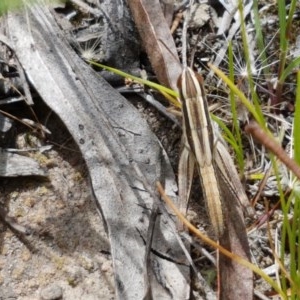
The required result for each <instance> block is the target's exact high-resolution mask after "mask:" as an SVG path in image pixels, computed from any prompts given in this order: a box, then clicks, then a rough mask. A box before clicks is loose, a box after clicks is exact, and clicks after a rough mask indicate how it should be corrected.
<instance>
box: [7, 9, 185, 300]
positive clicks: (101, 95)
mask: <svg viewBox="0 0 300 300" xmlns="http://www.w3.org/2000/svg"><path fill="white" fill-rule="evenodd" d="M28 21H29V22H28ZM8 27H9V33H10V38H11V42H12V43H13V47H14V50H15V52H16V55H17V57H18V59H19V61H20V63H21V65H22V66H23V68H24V70H25V73H26V75H27V77H28V78H29V79H30V81H31V83H32V85H33V86H34V87H35V88H36V90H37V91H38V93H39V94H40V96H41V97H42V98H43V100H44V101H45V102H46V103H47V105H48V106H49V107H50V108H51V109H52V110H53V111H54V112H55V113H56V114H57V115H58V116H59V117H60V118H61V120H62V121H63V122H64V124H65V125H66V126H67V128H68V130H69V131H70V133H71V134H72V136H73V138H74V140H75V141H76V143H77V144H78V146H79V147H80V150H81V152H82V155H83V157H84V158H85V161H86V164H87V167H88V169H89V173H90V177H91V185H92V188H93V192H94V195H95V198H96V202H97V204H98V207H99V210H100V211H101V213H102V215H103V218H104V219H105V221H106V224H107V230H108V233H109V237H110V242H111V254H112V258H113V265H114V272H115V284H116V287H115V288H116V294H117V298H118V299H130V300H135V299H136V300H140V299H146V298H145V297H146V296H147V295H148V294H147V293H148V292H149V286H148V278H147V277H146V276H144V275H145V270H146V267H145V266H146V265H147V263H148V262H146V261H145V260H146V259H145V249H146V245H145V240H144V239H146V237H147V230H148V224H149V215H150V213H151V208H152V205H153V201H154V199H153V197H151V195H150V193H149V192H148V191H147V190H146V189H145V187H144V185H143V183H142V181H141V178H140V176H137V172H136V168H139V170H140V171H141V173H142V174H143V175H144V177H145V178H146V180H147V182H148V183H149V185H150V186H154V182H155V181H156V180H158V179H159V178H160V177H162V178H164V180H165V182H166V183H168V186H167V187H166V189H168V192H169V194H171V196H174V195H175V193H174V191H175V189H176V184H175V180H174V175H173V173H172V171H170V165H169V163H168V162H166V161H165V160H164V159H163V155H162V150H161V147H160V145H159V143H158V141H157V139H156V137H155V136H154V135H153V134H152V133H151V131H150V130H149V128H148V126H147V124H146V122H145V121H144V120H143V119H142V118H141V117H140V116H139V114H138V112H137V111H136V110H135V109H134V107H133V106H132V105H130V104H129V103H128V102H127V101H126V99H124V98H123V97H121V96H120V94H119V93H117V92H116V91H115V90H114V89H112V88H111V87H110V86H109V85H108V84H107V83H106V82H105V81H104V80H103V79H102V78H100V77H99V76H98V75H97V74H96V73H95V72H94V71H92V70H91V68H89V67H88V66H87V65H86V64H85V63H84V62H83V61H82V60H81V59H79V58H78V56H77V55H76V54H75V52H74V51H73V50H72V49H71V48H70V47H69V46H68V45H67V44H66V43H65V40H64V39H63V34H62V33H61V32H60V29H59V28H58V27H57V24H56V23H55V21H54V18H53V15H52V14H51V13H50V11H49V9H48V8H46V7H42V6H32V7H31V8H27V9H26V11H24V13H22V12H19V13H15V14H13V15H12V14H11V15H9V16H8ZM162 164H164V165H165V166H166V168H164V169H162V168H161V166H162ZM154 194H155V193H154ZM172 194H173V195H172ZM159 219H160V220H159V222H158V223H156V227H155V232H154V240H155V244H153V245H152V248H153V249H154V250H156V251H155V252H154V251H152V252H151V253H150V258H149V261H150V263H149V265H150V267H151V270H150V271H151V273H152V276H150V280H149V281H150V285H151V291H152V297H153V299H187V298H188V296H189V267H188V266H186V265H183V264H181V265H179V264H176V263H175V262H176V261H180V262H182V261H183V262H184V261H185V257H184V255H183V253H182V251H181V250H180V249H179V247H178V244H177V242H176V239H175V237H174V233H173V232H172V231H171V230H170V226H169V225H168V221H167V220H166V218H165V217H164V216H163V215H162V216H160V217H159ZM100 250H101V249H99V251H100ZM157 253H161V254H164V255H166V256H168V257H170V258H171V259H172V260H167V259H165V258H164V257H163V255H161V256H158V255H157Z"/></svg>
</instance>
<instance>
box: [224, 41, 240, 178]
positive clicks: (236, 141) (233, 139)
mask: <svg viewBox="0 0 300 300" xmlns="http://www.w3.org/2000/svg"><path fill="white" fill-rule="evenodd" d="M228 62H229V78H230V80H231V81H232V82H234V62H233V49H232V43H231V42H229V45H228ZM229 99H230V108H231V113H232V123H233V132H234V136H233V135H232V136H230V135H229V133H228V131H229V130H228V131H227V139H226V140H227V142H229V143H230V144H231V146H232V147H233V149H234V152H235V154H236V159H237V164H238V167H239V171H240V174H241V176H243V174H244V151H243V144H242V137H241V129H240V126H239V120H238V114H237V109H236V97H235V95H234V93H233V91H232V90H230V94H229ZM224 126H225V127H226V125H225V124H224ZM226 128H227V127H226ZM223 130H224V129H223ZM229 132H230V131H229ZM230 133H231V132H230Z"/></svg>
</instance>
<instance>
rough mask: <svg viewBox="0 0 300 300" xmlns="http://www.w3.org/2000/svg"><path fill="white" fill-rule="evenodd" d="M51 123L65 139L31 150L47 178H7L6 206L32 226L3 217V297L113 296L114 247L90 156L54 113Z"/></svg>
mask: <svg viewBox="0 0 300 300" xmlns="http://www.w3.org/2000/svg"><path fill="white" fill-rule="evenodd" d="M48 124H49V129H50V130H51V131H52V132H53V134H52V137H51V139H53V140H55V143H56V144H57V145H60V146H53V148H52V150H50V151H46V152H44V153H38V152H36V153H33V154H30V155H31V156H33V157H34V158H36V159H37V160H38V161H39V162H40V164H41V165H42V166H43V167H44V168H45V169H46V170H47V172H48V177H47V178H46V179H41V178H34V177H28V178H12V179H2V180H1V186H0V188H1V198H0V201H1V205H4V206H5V207H6V209H7V211H8V215H9V216H11V217H14V218H15V221H16V222H17V223H18V224H20V225H23V226H25V227H26V228H27V229H29V231H30V232H31V233H30V234H29V235H27V236H26V235H19V234H15V233H13V232H12V231H11V230H10V229H9V228H8V227H7V226H5V225H4V224H3V223H0V249H1V250H0V253H1V254H0V299H5V300H7V299H30V300H32V299H61V298H63V299H114V282H113V272H112V264H111V258H110V246H109V242H108V238H107V235H106V232H105V228H104V224H103V221H102V218H101V216H100V215H99V214H98V212H97V209H96V205H95V203H94V201H93V196H92V194H91V190H90V187H89V183H88V178H87V172H86V169H85V163H84V161H83V160H82V158H81V155H80V153H79V151H78V150H77V147H76V145H75V144H74V143H73V141H72V139H71V136H70V134H69V133H68V132H67V131H66V130H65V129H64V126H63V124H62V123H61V122H60V121H59V120H58V119H57V118H56V117H55V116H54V115H51V116H50V118H49V120H48ZM25 135H26V134H25V133H20V134H19V136H18V137H17V140H19V141H20V140H24V138H25ZM28 138H29V139H32V140H33V139H34V136H33V134H32V133H28V132H27V136H26V139H28ZM35 141H36V140H35ZM43 143H47V144H49V142H43ZM20 144H21V143H20ZM50 144H51V142H50ZM24 146H26V143H25V145H24V144H23V147H24ZM31 146H32V145H31Z"/></svg>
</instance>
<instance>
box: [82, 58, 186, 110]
mask: <svg viewBox="0 0 300 300" xmlns="http://www.w3.org/2000/svg"><path fill="white" fill-rule="evenodd" d="M88 63H90V64H91V65H94V66H96V67H99V68H102V69H105V70H107V71H110V72H112V73H115V74H117V75H119V76H122V77H124V78H130V79H132V80H134V81H136V82H138V83H140V84H143V85H147V86H149V87H151V88H153V89H155V90H157V91H159V92H161V93H162V94H168V95H169V96H171V98H168V100H169V101H171V102H172V104H173V105H174V106H176V107H180V106H181V105H180V104H179V101H178V100H177V99H178V98H179V94H178V93H177V92H176V91H174V90H172V89H169V88H167V87H165V86H163V85H160V84H158V83H155V82H152V81H149V80H146V79H142V78H139V77H136V76H133V75H130V74H128V73H126V72H123V71H121V70H118V69H115V68H112V67H108V66H106V65H102V64H100V63H97V62H94V61H88Z"/></svg>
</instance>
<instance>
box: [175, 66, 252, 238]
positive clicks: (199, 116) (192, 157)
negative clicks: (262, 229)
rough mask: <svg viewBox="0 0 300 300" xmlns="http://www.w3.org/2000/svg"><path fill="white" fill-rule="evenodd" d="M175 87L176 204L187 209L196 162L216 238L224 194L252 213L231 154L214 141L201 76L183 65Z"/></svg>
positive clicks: (222, 222) (221, 226)
mask: <svg viewBox="0 0 300 300" xmlns="http://www.w3.org/2000/svg"><path fill="white" fill-rule="evenodd" d="M178 87H179V90H180V93H181V101H182V112H183V137H182V142H183V147H182V150H181V156H180V160H179V171H178V187H179V203H180V209H181V211H182V212H183V213H185V211H186V207H187V200H188V198H189V195H190V190H191V185H192V179H193V174H194V168H195V165H197V169H198V173H199V177H200V183H201V187H202V190H203V197H204V199H205V202H206V205H207V209H208V214H209V217H210V220H211V223H212V226H213V229H214V231H215V233H216V235H217V236H218V237H221V236H222V235H223V233H224V230H225V214H224V211H223V207H224V196H225V195H226V197H228V196H229V197H235V198H237V199H238V200H239V201H240V203H241V205H242V206H243V208H245V209H247V212H248V214H252V207H250V205H249V202H248V198H247V196H246V194H245V192H244V189H243V186H242V184H241V182H240V179H239V176H238V174H237V171H236V168H235V166H234V163H233V161H232V158H231V156H230V154H229V153H228V151H227V149H226V147H225V146H224V144H222V142H220V141H218V140H216V138H215V134H214V128H213V126H212V122H211V119H210V116H209V111H208V104H207V100H206V97H205V92H204V88H203V79H202V77H201V76H200V75H198V74H196V73H194V72H193V71H192V70H191V69H190V68H188V67H186V68H184V70H183V72H182V74H181V76H180V78H179V80H178Z"/></svg>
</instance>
